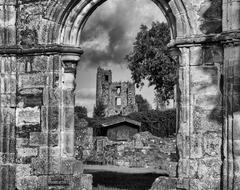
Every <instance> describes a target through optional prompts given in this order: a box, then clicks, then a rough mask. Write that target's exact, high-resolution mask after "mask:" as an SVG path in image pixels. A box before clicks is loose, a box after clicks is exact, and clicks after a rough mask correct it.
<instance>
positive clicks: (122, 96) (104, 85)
mask: <svg viewBox="0 0 240 190" xmlns="http://www.w3.org/2000/svg"><path fill="white" fill-rule="evenodd" d="M106 79H107V80H106ZM117 98H119V100H120V105H117V103H118V100H117ZM99 102H102V103H103V104H104V105H105V106H106V108H105V116H106V117H109V116H112V115H118V114H122V115H128V114H129V113H132V112H135V111H137V105H136V101H135V85H134V84H133V83H130V82H112V71H111V70H104V69H102V68H100V67H99V68H98V70H97V92H96V105H99Z"/></svg>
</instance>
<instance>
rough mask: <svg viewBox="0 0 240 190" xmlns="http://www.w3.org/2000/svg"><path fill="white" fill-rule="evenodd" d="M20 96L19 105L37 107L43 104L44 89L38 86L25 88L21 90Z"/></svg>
mask: <svg viewBox="0 0 240 190" xmlns="http://www.w3.org/2000/svg"><path fill="white" fill-rule="evenodd" d="M19 94H20V96H18V105H19V107H20V106H21V107H22V106H23V107H36V106H42V104H43V97H42V94H43V90H42V89H38V88H30V89H23V90H20V91H19Z"/></svg>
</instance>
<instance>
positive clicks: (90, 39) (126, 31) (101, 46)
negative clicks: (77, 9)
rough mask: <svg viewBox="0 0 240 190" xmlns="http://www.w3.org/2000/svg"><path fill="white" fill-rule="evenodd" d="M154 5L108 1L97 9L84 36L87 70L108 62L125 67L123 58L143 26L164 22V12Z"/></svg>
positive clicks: (134, 1) (135, 0) (144, 2)
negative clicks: (141, 25) (153, 22)
mask: <svg viewBox="0 0 240 190" xmlns="http://www.w3.org/2000/svg"><path fill="white" fill-rule="evenodd" d="M140 2H141V3H140ZM154 6H155V5H154V4H153V3H152V2H151V1H150V0H146V1H144V0H131V1H128V2H127V3H123V1H122V0H121V1H108V2H107V3H104V4H103V5H102V6H101V7H100V8H98V9H97V10H96V11H95V12H94V14H93V15H91V17H90V19H89V20H88V22H87V24H86V26H85V28H84V31H83V33H82V47H83V49H84V51H85V55H83V61H84V62H86V63H87V64H88V67H96V66H97V65H100V64H101V65H105V64H108V63H109V62H111V63H114V64H124V63H125V60H124V57H125V56H126V55H127V54H128V53H129V52H130V51H131V48H132V43H133V41H134V39H135V36H136V33H137V31H138V30H139V27H140V24H141V23H144V24H149V23H151V22H152V21H155V20H159V19H161V20H163V16H162V14H161V12H160V11H159V10H158V8H156V7H154ZM153 8H154V9H153ZM157 13H159V15H157ZM140 18H141V19H140Z"/></svg>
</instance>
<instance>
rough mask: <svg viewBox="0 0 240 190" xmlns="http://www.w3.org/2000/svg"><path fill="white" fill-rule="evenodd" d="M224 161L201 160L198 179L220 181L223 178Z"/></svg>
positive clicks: (213, 159)
mask: <svg viewBox="0 0 240 190" xmlns="http://www.w3.org/2000/svg"><path fill="white" fill-rule="evenodd" d="M221 166H222V161H221V159H220V157H219V158H205V159H202V160H200V162H199V167H198V177H199V178H200V179H204V180H207V179H219V178H220V176H221Z"/></svg>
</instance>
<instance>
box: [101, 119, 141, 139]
mask: <svg viewBox="0 0 240 190" xmlns="http://www.w3.org/2000/svg"><path fill="white" fill-rule="evenodd" d="M140 127H141V123H140V122H138V121H135V120H132V119H129V118H126V117H118V118H114V119H112V120H110V121H107V122H104V123H102V128H101V130H102V135H103V136H107V137H108V138H109V139H110V140H112V141H128V140H131V139H132V137H133V136H134V135H135V134H136V133H138V132H139V130H140Z"/></svg>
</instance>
